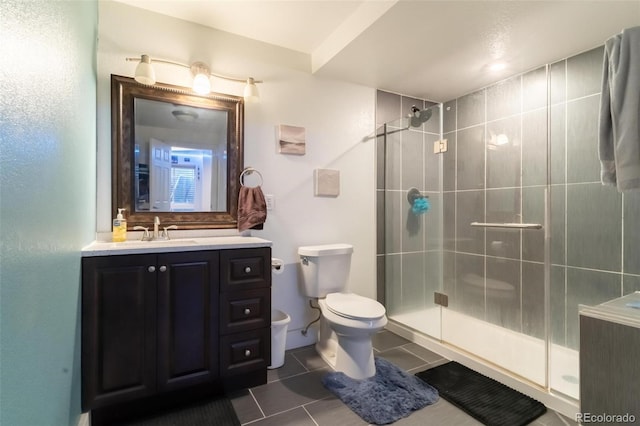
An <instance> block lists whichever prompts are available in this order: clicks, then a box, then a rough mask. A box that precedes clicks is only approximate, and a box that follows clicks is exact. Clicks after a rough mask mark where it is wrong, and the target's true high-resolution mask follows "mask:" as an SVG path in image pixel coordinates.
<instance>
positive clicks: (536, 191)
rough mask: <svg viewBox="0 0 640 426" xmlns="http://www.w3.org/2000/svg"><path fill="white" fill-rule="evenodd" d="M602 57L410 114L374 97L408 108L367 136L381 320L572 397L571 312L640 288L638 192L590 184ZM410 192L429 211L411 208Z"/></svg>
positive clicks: (590, 54)
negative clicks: (373, 176)
mask: <svg viewBox="0 0 640 426" xmlns="http://www.w3.org/2000/svg"><path fill="white" fill-rule="evenodd" d="M601 58H602V49H601V48H597V49H593V50H591V51H587V52H584V53H582V54H580V55H577V56H575V57H572V58H568V59H566V60H563V61H560V62H558V63H555V64H551V65H546V66H542V67H540V68H538V69H536V70H533V71H530V72H528V73H525V74H523V75H519V76H516V77H513V78H510V79H508V80H506V81H502V82H499V83H497V84H494V85H492V86H489V87H486V88H484V89H481V90H478V91H476V92H474V93H470V94H467V95H465V96H462V97H460V98H457V99H453V100H451V101H449V102H445V103H444V104H440V105H433V106H431V107H427V108H419V111H413V110H412V109H411V103H408V102H412V101H414V100H413V99H404V98H403V97H401V96H399V95H398V97H399V99H395V98H393V96H392V95H390V94H386V95H385V96H379V99H385V100H390V101H393V102H394V103H390V105H392V106H393V105H404V106H405V110H404V111H402V113H400V114H398V116H401V117H402V118H400V119H398V120H394V121H390V122H387V123H386V124H384V125H383V126H382V127H381V128H380V129H379V131H378V135H380V136H378V137H377V141H376V143H377V165H378V167H377V170H378V171H377V198H378V268H379V273H378V277H379V283H378V295H379V298H380V299H381V300H383V302H384V304H385V306H386V308H387V313H388V317H389V320H390V324H391V327H396V328H397V329H399V330H400V329H401V330H405V331H406V333H405V335H406V336H411V338H412V339H414V340H420V339H422V341H429V342H432V341H433V342H437V344H438V345H441V347H443V348H446V349H447V350H450V351H451V352H450V353H456V354H460V356H464V357H468V359H472V360H476V361H477V362H478V363H481V364H483V365H485V366H488V367H487V368H493V369H495V370H496V371H501V372H502V373H504V374H507V375H509V376H511V377H514V378H515V380H519V381H521V382H522V383H525V384H527V386H530V387H531V388H532V389H537V391H539V392H543V393H545V394H548V395H551V396H552V397H553V398H557V399H558V400H563V401H566V402H567V403H568V404H573V405H574V406H575V405H576V401H577V399H578V398H579V384H578V381H579V374H578V356H579V324H578V307H579V305H580V304H585V305H594V304H599V303H602V302H605V301H607V300H611V299H614V298H616V297H620V296H622V295H624V294H628V293H631V292H633V291H637V290H640V258H638V256H637V253H638V250H640V223H638V221H637V219H634V218H637V217H640V194H638V193H636V194H624V195H622V194H620V193H618V192H617V191H616V190H615V188H609V187H603V186H602V184H601V183H600V175H599V172H600V167H599V162H598V152H597V143H596V141H597V122H598V120H597V117H598V116H597V114H598V105H599V100H600V78H601V77H600V75H601V62H602V60H601ZM378 102H380V101H378ZM407 104H408V105H409V106H408V107H407ZM384 106H385V105H380V104H379V105H378V107H379V108H380V109H382V110H384V108H381V107H384ZM388 109H389V108H387V110H388ZM425 111H428V112H429V113H428V114H429V115H430V118H429V119H428V120H427V121H426V122H424V123H418V122H417V118H416V117H415V114H414V113H415V112H419V115H420V117H423V113H425ZM426 114H427V113H425V115H426ZM418 118H419V117H418ZM444 140H446V143H443V141H444ZM412 188H417V189H418V190H419V192H420V194H422V195H423V196H428V200H429V204H430V208H429V210H428V211H426V212H418V214H417V213H416V212H415V211H414V210H413V209H412V206H411V202H410V201H408V200H410V199H411V197H409V198H408V197H407V196H408V194H409V191H410V190H411V189H412ZM572 401H573V402H572Z"/></svg>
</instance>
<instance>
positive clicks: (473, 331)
mask: <svg viewBox="0 0 640 426" xmlns="http://www.w3.org/2000/svg"><path fill="white" fill-rule="evenodd" d="M389 319H391V320H393V321H396V322H398V323H400V324H403V325H405V326H406V327H410V328H412V329H414V330H416V331H419V332H420V333H422V334H426V335H428V336H430V337H433V338H435V339H438V340H442V341H443V342H446V343H448V344H450V345H453V346H456V347H458V348H460V349H462V350H464V351H466V352H469V353H472V354H474V355H475V356H478V357H479V358H482V359H484V360H486V361H489V362H491V363H493V364H496V365H499V366H501V367H502V368H505V369H506V370H509V371H511V372H513V373H515V374H517V375H519V376H521V377H523V378H525V379H527V380H529V381H531V382H533V383H536V384H538V385H540V386H542V387H546V383H545V382H546V380H545V374H546V373H545V371H546V369H545V359H546V355H545V342H544V340H542V339H538V338H536V337H532V336H528V335H526V334H522V333H517V332H515V331H513V330H509V329H507V328H504V327H499V326H497V325H495V324H491V323H488V322H485V321H482V320H479V319H477V318H473V317H470V316H467V315H464V314H461V313H459V312H456V311H453V310H450V309H442V310H441V308H439V307H434V308H431V309H424V310H420V311H413V312H408V313H402V314H393V315H390V316H389ZM441 324H442V326H441ZM578 360H579V358H578V351H575V350H572V349H569V348H566V347H564V346H559V345H555V344H552V345H551V348H550V351H549V368H550V374H549V380H550V388H551V389H552V390H553V392H556V393H561V394H563V395H566V396H568V397H571V398H574V399H578V397H579V383H578V377H579V365H578Z"/></svg>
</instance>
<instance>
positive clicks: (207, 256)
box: [158, 251, 219, 391]
mask: <svg viewBox="0 0 640 426" xmlns="http://www.w3.org/2000/svg"><path fill="white" fill-rule="evenodd" d="M218 259H219V255H218V252H215V251H202V252H184V253H166V254H161V255H159V256H158V390H159V391H168V390H174V389H180V388H183V387H188V386H192V385H197V384H203V383H209V382H212V381H214V380H215V379H216V378H217V377H218V291H219V285H218V280H219V278H218V277H219V269H218V268H219V266H218V265H219V261H218Z"/></svg>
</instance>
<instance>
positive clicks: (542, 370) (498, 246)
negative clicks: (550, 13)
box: [442, 67, 548, 387]
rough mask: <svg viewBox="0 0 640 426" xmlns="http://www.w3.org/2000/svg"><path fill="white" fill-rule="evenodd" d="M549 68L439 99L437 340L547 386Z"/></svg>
mask: <svg viewBox="0 0 640 426" xmlns="http://www.w3.org/2000/svg"><path fill="white" fill-rule="evenodd" d="M547 121H548V120H547V70H546V67H543V68H540V69H538V70H535V71H532V72H530V73H527V74H525V75H521V76H517V77H514V78H511V79H509V80H506V81H503V82H501V83H498V84H496V85H493V86H490V87H488V88H485V89H482V90H480V91H477V92H474V93H471V94H468V95H466V96H463V97H461V98H458V99H456V100H453V101H451V102H447V103H445V104H444V132H445V133H444V138H446V139H448V140H449V151H448V152H447V153H445V154H444V155H445V158H444V165H445V168H444V177H443V186H444V187H443V200H444V201H443V203H444V214H443V220H444V226H443V227H444V230H445V235H444V241H445V243H444V251H443V265H444V273H443V280H444V289H443V290H444V293H446V294H447V295H448V301H449V306H448V307H446V308H443V309H442V340H443V341H445V342H447V343H449V344H451V345H454V346H456V347H458V348H460V349H463V350H464V351H467V352H470V353H472V354H474V355H476V356H478V357H480V358H482V359H484V360H486V361H488V362H490V363H492V364H495V365H498V366H500V367H502V368H504V369H506V370H509V371H511V372H512V373H515V374H516V375H518V376H521V377H523V378H525V379H527V380H529V381H531V382H534V383H536V384H538V385H540V386H545V387H546V385H547V376H546V364H547V361H546V360H547V334H548V333H547V327H548V324H547V322H546V318H547V316H546V311H547V308H546V298H545V294H546V287H547V284H546V282H547V281H548V279H547V277H546V273H545V271H546V270H548V269H545V263H546V262H547V259H546V257H547V255H546V254H545V253H547V250H546V244H547V243H546V239H545V230H546V229H547V226H546V224H547V218H546V215H545V212H546V211H547V209H546V206H547V204H548V203H547V197H548V171H547V170H548V155H547V152H548V149H547V145H548V144H547V140H548V138H547Z"/></svg>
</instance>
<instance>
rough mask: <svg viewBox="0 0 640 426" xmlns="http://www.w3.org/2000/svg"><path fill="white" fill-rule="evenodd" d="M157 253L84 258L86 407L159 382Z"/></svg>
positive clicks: (147, 390)
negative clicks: (157, 354)
mask: <svg viewBox="0 0 640 426" xmlns="http://www.w3.org/2000/svg"><path fill="white" fill-rule="evenodd" d="M155 261H156V256H155V255H136V256H109V257H89V258H83V259H82V279H83V284H82V408H83V410H84V411H86V410H88V409H91V408H99V407H103V406H106V405H109V404H113V403H118V402H125V401H129V400H132V399H136V398H139V397H143V396H147V395H150V394H152V393H154V392H155V388H156V353H155V348H156V341H155V337H156V333H155V328H156V291H155V290H156V289H155V282H156V274H155V272H154V270H153V268H155Z"/></svg>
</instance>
